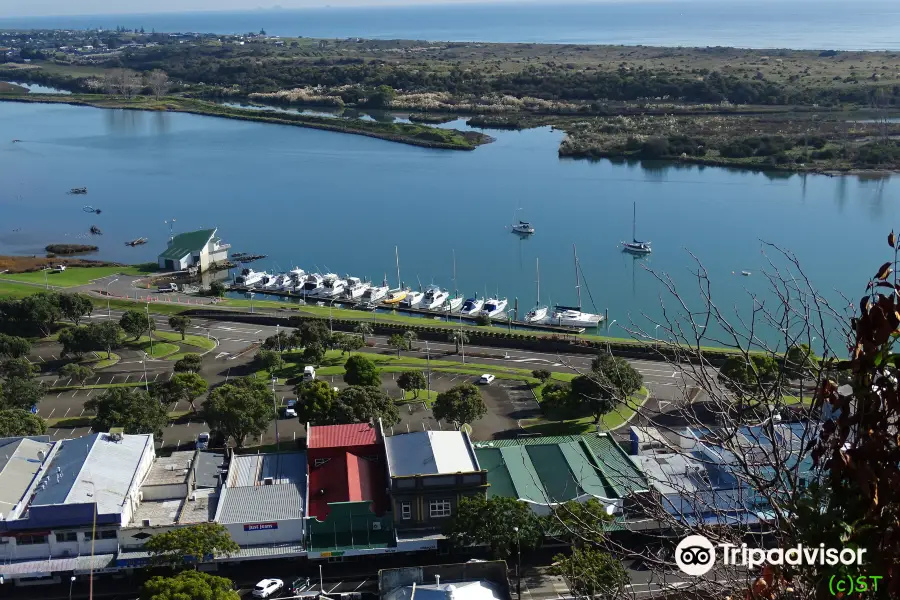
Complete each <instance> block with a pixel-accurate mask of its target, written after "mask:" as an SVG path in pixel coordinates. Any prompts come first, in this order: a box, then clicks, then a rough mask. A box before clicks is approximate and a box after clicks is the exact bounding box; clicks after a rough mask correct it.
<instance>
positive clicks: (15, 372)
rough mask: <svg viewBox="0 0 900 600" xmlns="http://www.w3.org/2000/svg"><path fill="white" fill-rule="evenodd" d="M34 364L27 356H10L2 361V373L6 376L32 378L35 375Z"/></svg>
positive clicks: (0, 368)
mask: <svg viewBox="0 0 900 600" xmlns="http://www.w3.org/2000/svg"><path fill="white" fill-rule="evenodd" d="M34 371H35V368H34V365H32V364H31V363H30V362H29V361H28V359H27V358H8V359H6V360H4V361H3V362H2V363H0V374H2V375H3V376H4V377H7V378H9V377H20V378H22V379H31V378H32V377H33V376H34Z"/></svg>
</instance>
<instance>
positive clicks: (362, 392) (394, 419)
mask: <svg viewBox="0 0 900 600" xmlns="http://www.w3.org/2000/svg"><path fill="white" fill-rule="evenodd" d="M335 412H336V414H335V419H336V421H337V423H374V422H375V421H377V420H378V419H381V421H382V422H383V423H384V424H385V425H396V424H397V423H399V422H400V411H399V409H398V408H397V405H396V404H394V401H393V400H391V398H390V397H389V396H388V395H387V394H385V393H384V391H383V390H382V389H380V388H377V387H374V386H359V385H351V386H348V387H345V388H344V389H342V390H341V391H340V392H339V393H338V397H337V403H336V405H335Z"/></svg>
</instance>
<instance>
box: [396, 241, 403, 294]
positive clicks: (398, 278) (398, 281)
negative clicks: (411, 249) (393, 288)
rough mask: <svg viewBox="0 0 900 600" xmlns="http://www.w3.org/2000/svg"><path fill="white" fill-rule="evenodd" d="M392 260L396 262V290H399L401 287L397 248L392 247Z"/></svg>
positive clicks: (398, 251)
mask: <svg viewBox="0 0 900 600" xmlns="http://www.w3.org/2000/svg"><path fill="white" fill-rule="evenodd" d="M394 258H395V259H396V260H397V289H398V290H399V289H400V288H401V287H403V285H402V284H401V283H400V250H398V249H397V246H394Z"/></svg>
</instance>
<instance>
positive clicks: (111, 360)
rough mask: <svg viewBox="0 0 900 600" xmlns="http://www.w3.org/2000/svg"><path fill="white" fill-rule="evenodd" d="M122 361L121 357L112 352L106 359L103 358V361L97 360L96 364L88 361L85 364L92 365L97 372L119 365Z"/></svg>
mask: <svg viewBox="0 0 900 600" xmlns="http://www.w3.org/2000/svg"><path fill="white" fill-rule="evenodd" d="M120 360H122V357H121V356H119V355H118V354H116V353H115V352H110V353H109V355H108V356H107V357H106V358H101V359H99V360H97V361H96V362H91V361H90V360H87V361H85V362H88V363H90V365H91V368H92V369H94V370H95V371H99V370H100V369H105V368H107V367H111V366H113V365H114V364H116V363H118V362H119V361H120Z"/></svg>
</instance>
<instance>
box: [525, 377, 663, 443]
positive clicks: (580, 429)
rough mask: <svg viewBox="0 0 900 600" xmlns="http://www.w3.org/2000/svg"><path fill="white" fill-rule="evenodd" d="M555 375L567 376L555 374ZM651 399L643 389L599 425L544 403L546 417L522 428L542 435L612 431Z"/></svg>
mask: <svg viewBox="0 0 900 600" xmlns="http://www.w3.org/2000/svg"><path fill="white" fill-rule="evenodd" d="M553 375H554V376H558V375H566V374H565V373H554V374H553ZM555 378H556V377H554V379H555ZM649 398H650V391H649V390H648V389H647V388H641V389H640V391H638V392H637V393H635V394H634V395H632V396H631V397H630V398H629V400H628V402H625V403H622V404H618V405H617V406H616V407H615V408H613V410H612V411H611V412H608V413H606V414H605V415H603V416H602V417H601V418H600V421H599V423H597V422H595V419H594V417H593V416H577V417H573V416H572V415H571V413H570V411H567V410H566V409H557V408H554V407H548V406H545V405H544V404H543V403H542V404H541V409H542V410H543V411H544V416H543V417H541V418H538V419H526V420H524V421H522V426H523V427H524V428H525V430H526V431H528V432H529V433H536V434H541V435H581V434H584V433H591V432H592V431H596V430H597V428H598V427H599V429H600V430H601V431H612V430H613V429H616V428H618V427H621V426H622V425H623V424H625V423H627V422H628V420H629V419H631V417H632V416H633V415H634V413H635V410H637V409H638V408H640V407H641V406H643V405H644V403H645V402H646V401H647V400H648V399H649Z"/></svg>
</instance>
